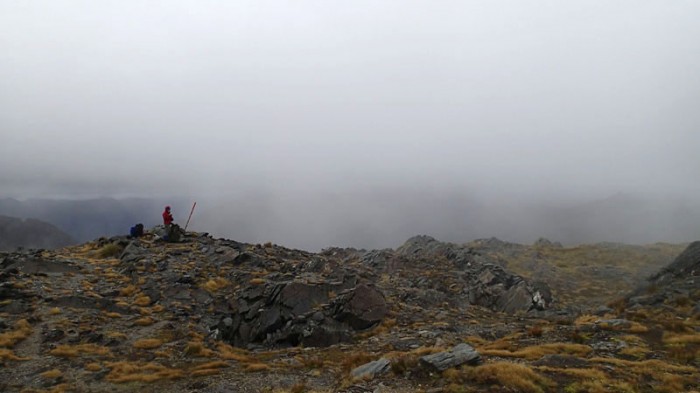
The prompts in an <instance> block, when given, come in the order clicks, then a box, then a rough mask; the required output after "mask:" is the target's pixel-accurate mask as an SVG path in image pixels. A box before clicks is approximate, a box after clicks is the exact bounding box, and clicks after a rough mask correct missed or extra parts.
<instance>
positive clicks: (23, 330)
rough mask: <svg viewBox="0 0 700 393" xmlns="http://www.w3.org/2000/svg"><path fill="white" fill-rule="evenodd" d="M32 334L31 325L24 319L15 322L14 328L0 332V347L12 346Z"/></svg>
mask: <svg viewBox="0 0 700 393" xmlns="http://www.w3.org/2000/svg"><path fill="white" fill-rule="evenodd" d="M30 334H32V327H31V325H30V324H29V322H27V320H26V319H20V320H18V321H17V322H15V329H14V330H11V331H9V332H6V333H2V334H0V347H6V348H12V347H14V346H15V344H17V343H18V342H20V341H22V340H24V339H25V338H27V337H29V335H30Z"/></svg>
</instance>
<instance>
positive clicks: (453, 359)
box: [420, 343, 481, 371]
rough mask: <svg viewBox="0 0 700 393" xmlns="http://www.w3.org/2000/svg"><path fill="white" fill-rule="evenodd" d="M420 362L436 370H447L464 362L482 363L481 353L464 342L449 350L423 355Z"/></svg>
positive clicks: (471, 363)
mask: <svg viewBox="0 0 700 393" xmlns="http://www.w3.org/2000/svg"><path fill="white" fill-rule="evenodd" d="M420 363H421V365H422V366H423V367H425V368H428V369H432V370H434V371H445V370H447V369H449V368H453V367H457V366H461V365H463V364H470V365H477V364H479V363H481V355H480V354H479V352H477V351H476V350H475V349H474V348H473V347H472V346H471V345H469V344H464V343H462V344H459V345H457V346H455V347H454V348H452V349H450V350H449V351H445V352H439V353H434V354H432V355H426V356H422V357H421V358H420Z"/></svg>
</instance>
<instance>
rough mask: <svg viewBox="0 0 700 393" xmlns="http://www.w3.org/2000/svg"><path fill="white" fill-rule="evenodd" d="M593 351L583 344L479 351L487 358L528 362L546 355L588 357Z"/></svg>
mask: <svg viewBox="0 0 700 393" xmlns="http://www.w3.org/2000/svg"><path fill="white" fill-rule="evenodd" d="M591 351H592V349H591V347H589V346H587V345H582V344H570V343H551V344H542V345H536V346H532V347H525V348H522V349H518V350H515V351H510V350H501V349H479V353H481V354H482V355H487V356H500V357H514V358H523V359H528V360H534V359H539V358H541V357H542V356H544V355H554V354H569V355H577V356H586V355H588V354H589V353H590V352H591Z"/></svg>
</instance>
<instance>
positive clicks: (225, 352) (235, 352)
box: [216, 342, 252, 363]
mask: <svg viewBox="0 0 700 393" xmlns="http://www.w3.org/2000/svg"><path fill="white" fill-rule="evenodd" d="M216 349H217V350H218V351H219V353H218V355H219V357H220V358H221V359H226V360H235V361H237V362H241V363H247V362H251V361H252V359H251V358H250V356H248V355H247V351H246V350H244V349H240V348H234V347H232V346H230V345H228V344H225V343H222V342H220V343H219V344H218V345H217V348H216Z"/></svg>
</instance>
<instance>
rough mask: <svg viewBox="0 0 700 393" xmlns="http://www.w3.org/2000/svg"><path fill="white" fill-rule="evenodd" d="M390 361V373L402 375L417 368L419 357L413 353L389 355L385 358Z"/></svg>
mask: <svg viewBox="0 0 700 393" xmlns="http://www.w3.org/2000/svg"><path fill="white" fill-rule="evenodd" d="M387 358H389V359H390V360H391V364H390V366H389V367H391V372H393V373H394V374H396V375H403V374H405V373H406V372H408V371H411V370H413V369H415V368H416V367H417V366H418V358H419V356H418V355H416V354H413V353H401V354H391V356H387Z"/></svg>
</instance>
